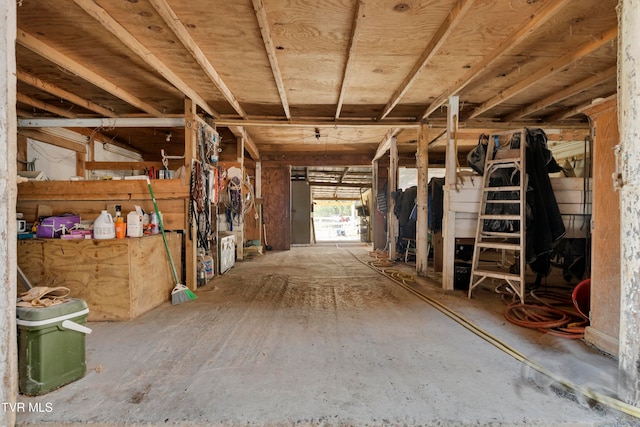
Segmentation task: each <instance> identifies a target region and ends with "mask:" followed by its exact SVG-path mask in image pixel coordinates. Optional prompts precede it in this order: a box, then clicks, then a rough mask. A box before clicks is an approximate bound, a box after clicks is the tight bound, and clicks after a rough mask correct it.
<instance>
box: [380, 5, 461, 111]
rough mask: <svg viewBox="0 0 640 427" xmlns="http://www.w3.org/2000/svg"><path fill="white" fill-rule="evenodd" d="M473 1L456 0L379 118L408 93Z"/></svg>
mask: <svg viewBox="0 0 640 427" xmlns="http://www.w3.org/2000/svg"><path fill="white" fill-rule="evenodd" d="M473 2H474V0H458V1H457V2H456V4H455V5H454V6H453V9H451V12H449V14H448V15H447V19H445V20H444V21H443V22H442V23H441V24H440V27H439V28H438V30H437V31H436V33H435V34H434V35H433V37H432V38H431V40H430V41H429V44H428V45H427V48H426V49H425V50H424V52H423V53H422V55H421V56H420V59H418V61H417V62H416V63H415V65H414V66H413V68H412V69H411V71H409V74H408V75H407V76H406V77H405V78H404V80H403V81H402V84H401V85H400V87H399V88H398V89H396V91H395V93H394V94H393V96H392V97H391V99H390V100H389V102H388V103H387V105H386V106H385V107H384V109H383V110H382V113H380V115H379V116H378V120H382V119H384V118H385V117H387V115H388V114H389V113H390V112H391V110H393V109H394V108H395V106H396V105H397V104H398V102H400V99H401V98H402V97H403V96H404V95H405V93H407V91H408V90H409V87H410V86H411V84H413V82H414V81H415V80H416V79H417V78H418V75H419V74H420V72H421V71H422V70H423V69H424V67H425V66H426V65H427V63H428V62H429V60H430V59H431V58H432V57H433V55H435V54H436V53H437V52H438V50H439V49H440V47H442V45H443V44H444V43H445V42H446V40H447V38H448V37H449V35H450V34H451V33H452V32H453V30H454V29H455V27H456V26H457V25H458V24H459V23H460V21H462V18H463V17H464V15H465V13H467V12H468V11H469V9H471V6H472V5H473Z"/></svg>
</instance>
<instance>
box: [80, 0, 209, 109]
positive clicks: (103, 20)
mask: <svg viewBox="0 0 640 427" xmlns="http://www.w3.org/2000/svg"><path fill="white" fill-rule="evenodd" d="M74 2H75V3H76V4H77V5H78V6H80V7H81V8H82V9H83V10H84V11H85V12H87V13H88V14H89V15H91V17H93V18H94V19H95V20H96V21H98V22H99V23H100V24H101V25H102V26H103V27H104V28H105V29H107V30H108V31H109V32H110V33H111V34H113V35H114V36H116V37H117V38H118V40H120V41H121V42H122V43H124V45H125V46H127V47H128V48H129V49H131V50H132V51H133V52H135V53H136V55H138V56H139V57H140V59H142V60H143V61H144V62H146V63H147V64H148V65H149V66H150V67H152V68H153V69H154V70H155V71H156V72H158V73H159V74H160V75H161V76H162V77H164V78H165V79H167V80H168V81H169V82H170V83H171V84H172V85H174V86H175V87H176V88H177V89H178V90H179V91H181V92H182V93H183V94H184V95H185V96H186V97H187V98H191V99H193V101H194V102H195V103H196V104H198V105H199V106H200V108H202V109H203V110H204V111H206V112H207V113H209V114H211V115H212V116H213V117H218V116H219V114H218V113H217V112H216V111H215V110H214V109H213V108H211V106H209V105H208V104H207V102H206V101H205V100H204V98H203V97H202V96H200V95H199V94H198V93H197V92H196V91H195V90H193V89H192V88H191V87H189V85H188V84H187V83H185V82H184V81H183V80H182V79H181V78H180V77H178V75H177V74H176V73H174V72H173V71H172V70H171V69H169V67H167V66H166V65H165V64H164V63H163V62H162V61H160V60H159V59H158V58H157V57H156V56H155V55H154V54H153V53H151V51H150V50H149V49H147V48H146V47H145V46H144V45H143V44H142V43H140V42H139V41H138V40H137V39H136V38H135V37H134V36H133V35H131V33H129V32H128V31H127V30H126V29H125V28H124V27H123V26H122V25H120V24H119V23H118V22H117V21H116V20H115V19H113V17H111V15H109V14H108V13H107V12H106V11H105V10H104V9H103V8H101V7H100V6H98V5H97V4H96V3H95V2H94V1H93V0H74Z"/></svg>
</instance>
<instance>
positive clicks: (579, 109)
mask: <svg viewBox="0 0 640 427" xmlns="http://www.w3.org/2000/svg"><path fill="white" fill-rule="evenodd" d="M617 99H618V94H617V93H614V94H612V95H609V96H607V97H604V98H598V99H594V100H592V101H591V102H585V103H584V104H581V105H578V106H576V107H574V108H572V109H570V110H563V111H562V112H560V113H557V114H553V115H550V116H547V117H545V118H544V120H545V121H548V122H550V123H553V122H556V121H558V120H565V119H568V118H571V117H573V116H577V115H578V114H584V112H585V111H586V110H588V109H589V108H593V106H594V105H597V104H601V103H603V102H607V101H611V100H617Z"/></svg>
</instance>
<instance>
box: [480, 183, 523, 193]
mask: <svg viewBox="0 0 640 427" xmlns="http://www.w3.org/2000/svg"><path fill="white" fill-rule="evenodd" d="M482 191H484V192H487V193H490V192H492V191H494V192H496V193H498V192H500V191H520V186H519V185H511V186H508V187H485V188H483V189H482Z"/></svg>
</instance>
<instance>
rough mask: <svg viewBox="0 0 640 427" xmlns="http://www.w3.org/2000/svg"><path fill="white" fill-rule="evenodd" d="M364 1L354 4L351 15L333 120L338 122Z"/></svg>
mask: <svg viewBox="0 0 640 427" xmlns="http://www.w3.org/2000/svg"><path fill="white" fill-rule="evenodd" d="M364 16H365V15H364V0H358V1H357V2H356V11H355V14H354V15H353V23H352V24H351V37H350V38H349V50H348V51H347V60H346V61H345V65H344V70H343V72H342V82H341V83H340V95H339V96H338V106H337V107H336V115H335V118H336V120H338V118H339V117H340V112H341V111H342V103H343V102H344V95H345V93H346V91H347V83H348V82H349V71H350V68H351V65H352V64H353V60H354V58H355V50H356V42H357V40H358V33H359V31H360V28H361V27H362V25H361V24H362V21H363V20H364Z"/></svg>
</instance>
